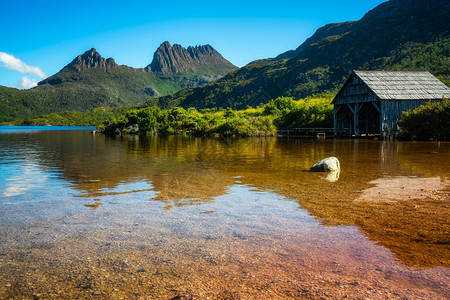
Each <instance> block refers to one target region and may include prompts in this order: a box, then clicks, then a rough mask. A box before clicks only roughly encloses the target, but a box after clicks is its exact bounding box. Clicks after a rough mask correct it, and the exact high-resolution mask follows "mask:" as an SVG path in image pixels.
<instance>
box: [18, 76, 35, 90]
mask: <svg viewBox="0 0 450 300" xmlns="http://www.w3.org/2000/svg"><path fill="white" fill-rule="evenodd" d="M37 83H38V81H37V80H36V79H33V78H31V79H30V78H28V77H27V76H25V77H22V79H20V80H19V82H18V84H17V86H18V87H19V89H31V88H32V87H35V86H37Z"/></svg>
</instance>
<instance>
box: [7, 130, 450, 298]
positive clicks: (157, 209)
mask: <svg viewBox="0 0 450 300" xmlns="http://www.w3.org/2000/svg"><path fill="white" fill-rule="evenodd" d="M331 156H335V157H337V158H338V159H339V161H340V165H341V171H340V175H339V176H338V178H336V179H335V180H327V174H324V173H312V172H307V171H308V170H309V168H310V167H311V166H312V165H313V164H314V163H315V162H317V161H319V160H321V159H323V158H326V157H331ZM449 162H450V143H442V142H441V143H437V142H429V143H409V142H380V141H370V140H330V139H320V140H315V139H293V138H289V139H283V138H263V139H201V138H183V137H169V138H145V137H139V136H126V137H122V138H109V137H105V136H103V135H91V134H89V131H86V130H71V131H67V130H48V128H44V130H40V131H36V130H31V131H21V132H18V131H14V132H13V131H12V130H9V131H3V132H0V226H1V228H2V230H1V232H0V269H1V272H0V274H1V276H0V298H2V299H4V298H6V299H8V298H25V299H33V298H35V299H40V298H43V299H45V298H63V299H74V298H96V297H98V298H100V299H110V298H112V299H120V298H133V299H135V298H143V299H146V298H150V299H152V298H162V299H207V298H208V297H209V298H210V299H256V298H264V299H302V298H313V299H316V298H330V299H335V298H344V297H348V298H368V299H385V298H389V297H390V298H411V299H417V298H426V299H429V298H431V299H444V298H448V296H449V295H450V294H449V293H450V286H449V280H448V279H449V275H450V270H449V266H450V264H449V262H450V247H449V239H448V237H449V232H450V231H449V227H450V226H449V222H448V220H449V219H450V218H449V201H450V199H449V198H450V196H449V194H450V186H449V181H450V178H449V173H448V168H447V166H448V165H449ZM418 224H420V225H418Z"/></svg>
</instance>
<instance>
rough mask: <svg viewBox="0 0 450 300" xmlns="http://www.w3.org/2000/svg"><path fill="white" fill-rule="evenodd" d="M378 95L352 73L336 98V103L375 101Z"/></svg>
mask: <svg viewBox="0 0 450 300" xmlns="http://www.w3.org/2000/svg"><path fill="white" fill-rule="evenodd" d="M378 100H379V99H378V97H377V96H376V95H375V93H373V92H372V91H371V90H370V89H369V88H368V87H367V85H366V84H365V83H364V82H363V81H362V80H361V79H360V78H359V77H358V76H356V75H355V74H352V75H351V76H350V78H349V79H348V80H347V82H346V83H345V85H344V86H343V88H342V89H341V90H340V91H339V94H338V95H336V97H335V99H334V103H335V104H346V103H361V102H375V101H378Z"/></svg>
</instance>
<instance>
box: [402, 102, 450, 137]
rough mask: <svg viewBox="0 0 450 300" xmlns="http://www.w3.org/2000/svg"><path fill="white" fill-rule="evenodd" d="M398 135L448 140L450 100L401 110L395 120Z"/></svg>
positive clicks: (449, 135)
mask: <svg viewBox="0 0 450 300" xmlns="http://www.w3.org/2000/svg"><path fill="white" fill-rule="evenodd" d="M397 125H398V126H399V127H400V131H399V137H400V138H406V139H418V140H425V139H438V140H450V100H448V99H445V98H444V99H442V101H439V102H436V103H432V102H428V103H427V104H426V105H422V106H419V107H418V108H416V109H414V110H412V111H407V112H403V114H402V117H401V119H400V120H398V121H397Z"/></svg>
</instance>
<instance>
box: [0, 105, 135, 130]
mask: <svg viewBox="0 0 450 300" xmlns="http://www.w3.org/2000/svg"><path fill="white" fill-rule="evenodd" d="M131 108H132V106H120V107H115V108H110V107H103V106H102V107H97V108H94V109H92V110H90V111H88V112H80V111H65V112H59V113H52V114H45V115H41V116H36V117H34V118H31V119H25V120H15V121H12V122H4V123H0V124H1V125H33V126H38V125H39V126H47V125H52V126H58V125H64V126H96V125H98V124H101V123H102V122H103V121H104V120H107V119H112V118H115V117H119V116H122V115H123V114H124V113H125V112H126V111H128V110H130V109H131Z"/></svg>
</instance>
